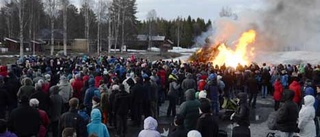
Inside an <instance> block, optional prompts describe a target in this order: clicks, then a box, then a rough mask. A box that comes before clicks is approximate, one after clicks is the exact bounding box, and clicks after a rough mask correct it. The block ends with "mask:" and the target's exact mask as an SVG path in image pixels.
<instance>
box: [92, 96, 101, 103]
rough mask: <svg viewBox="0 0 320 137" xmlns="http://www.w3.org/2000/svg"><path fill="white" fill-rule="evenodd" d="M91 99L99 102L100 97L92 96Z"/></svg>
mask: <svg viewBox="0 0 320 137" xmlns="http://www.w3.org/2000/svg"><path fill="white" fill-rule="evenodd" d="M92 100H93V101H94V102H96V103H100V98H99V97H97V96H94V97H93V98H92Z"/></svg>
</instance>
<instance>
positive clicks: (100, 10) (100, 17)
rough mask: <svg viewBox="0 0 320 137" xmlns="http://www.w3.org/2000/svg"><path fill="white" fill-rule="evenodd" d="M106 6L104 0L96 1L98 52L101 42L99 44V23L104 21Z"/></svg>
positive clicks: (98, 51)
mask: <svg viewBox="0 0 320 137" xmlns="http://www.w3.org/2000/svg"><path fill="white" fill-rule="evenodd" d="M107 12H108V7H107V3H106V2H105V1H104V0H99V1H98V2H97V3H96V15H97V22H98V31H97V53H98V54H100V51H101V48H102V47H101V44H100V37H101V36H100V32H101V23H103V22H106V17H107Z"/></svg>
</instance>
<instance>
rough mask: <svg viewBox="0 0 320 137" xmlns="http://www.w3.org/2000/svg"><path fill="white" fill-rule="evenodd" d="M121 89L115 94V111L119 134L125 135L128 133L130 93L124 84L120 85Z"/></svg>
mask: <svg viewBox="0 0 320 137" xmlns="http://www.w3.org/2000/svg"><path fill="white" fill-rule="evenodd" d="M119 88H120V91H119V92H118V93H117V94H116V96H115V101H114V107H113V108H114V111H115V114H116V119H117V124H116V129H117V135H119V136H121V137H122V136H123V137H124V136H125V135H126V133H127V117H128V113H129V106H130V104H129V103H128V102H130V94H129V93H128V92H126V90H125V87H124V85H123V84H120V86H119Z"/></svg>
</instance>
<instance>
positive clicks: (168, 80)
mask: <svg viewBox="0 0 320 137" xmlns="http://www.w3.org/2000/svg"><path fill="white" fill-rule="evenodd" d="M258 95H261V98H262V99H264V98H267V97H268V96H270V95H273V98H274V101H275V103H274V104H275V105H274V110H275V111H277V112H278V113H277V119H276V121H277V129H278V130H279V131H281V133H282V136H283V137H291V136H293V133H295V132H299V134H300V135H301V136H303V137H315V136H318V135H319V134H320V133H319V132H318V131H319V127H318V126H316V125H318V123H319V119H320V109H318V107H319V105H318V102H319V99H320V96H319V95H320V67H319V66H312V65H310V64H306V65H289V64H286V65H282V64H280V65H276V66H272V65H268V66H267V65H266V64H262V66H259V65H257V64H254V63H252V64H251V65H249V66H242V65H238V67H237V68H231V67H227V66H225V65H223V66H217V65H216V66H214V65H213V64H212V63H199V62H188V63H183V62H182V61H173V60H171V61H164V60H157V61H149V60H147V59H140V58H136V57H135V56H134V55H132V56H131V57H130V58H122V57H113V56H99V57H89V56H78V57H43V56H26V57H24V58H19V60H17V62H15V63H12V64H10V65H4V64H2V65H1V67H0V119H3V120H1V121H0V125H1V126H0V128H1V129H0V136H1V135H4V136H19V137H30V136H39V137H44V136H48V134H49V133H51V135H50V136H53V137H57V136H63V137H69V136H79V137H86V136H92V137H94V136H98V137H103V136H106V137H108V136H110V134H109V129H110V128H114V129H115V132H116V133H115V136H121V137H124V136H126V135H127V132H128V125H129V123H127V121H128V119H130V121H131V122H132V126H137V127H140V126H142V124H143V130H141V132H140V133H139V137H159V136H161V134H160V133H159V132H158V131H157V126H158V123H157V119H158V118H159V107H160V106H161V104H163V103H164V102H165V101H166V100H168V101H169V105H168V108H167V113H166V116H167V117H174V121H173V123H174V126H175V127H174V129H173V130H172V131H170V132H169V135H168V136H170V137H180V136H181V137H185V136H188V137H189V136H190V137H198V136H202V137H218V134H219V124H218V122H217V121H218V118H219V116H221V114H220V109H221V108H223V107H222V106H223V104H224V103H225V101H227V100H234V99H236V98H237V99H238V101H237V104H238V107H237V109H236V110H235V112H234V114H232V115H231V117H230V118H231V120H233V121H235V122H236V123H237V124H238V125H239V127H243V128H249V126H250V119H249V115H250V109H255V108H256V107H257V106H256V100H257V97H258ZM177 105H179V108H178V109H179V111H178V112H176V110H177V108H176V106H177ZM143 119H144V121H143ZM142 122H143V123H142ZM249 135H250V133H249Z"/></svg>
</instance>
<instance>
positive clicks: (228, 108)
mask: <svg viewBox="0 0 320 137" xmlns="http://www.w3.org/2000/svg"><path fill="white" fill-rule="evenodd" d="M221 108H222V109H223V110H224V113H223V115H221V119H222V120H226V119H230V116H231V115H232V114H233V113H234V112H235V111H236V110H237V103H236V101H235V100H233V99H230V98H227V97H223V104H222V106H221Z"/></svg>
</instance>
